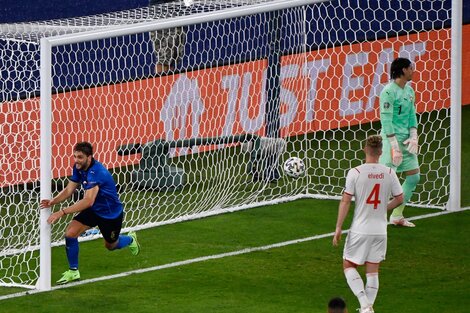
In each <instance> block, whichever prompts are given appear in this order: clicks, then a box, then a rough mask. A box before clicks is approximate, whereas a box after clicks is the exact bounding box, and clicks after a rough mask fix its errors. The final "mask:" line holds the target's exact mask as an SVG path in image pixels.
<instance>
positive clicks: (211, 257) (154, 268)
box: [0, 207, 470, 301]
mask: <svg viewBox="0 0 470 313" xmlns="http://www.w3.org/2000/svg"><path fill="white" fill-rule="evenodd" d="M469 209H470V207H466V208H462V209H460V210H456V211H442V212H437V213H429V214H424V215H418V216H414V217H410V218H408V220H419V219H425V218H430V217H435V216H440V215H445V214H451V213H457V212H462V211H466V210H469ZM348 230H349V229H347V230H343V234H344V233H346V232H347V231H348ZM333 235H334V232H331V233H326V234H321V235H315V236H310V237H305V238H299V239H294V240H289V241H283V242H278V243H274V244H271V245H267V246H260V247H252V248H245V249H242V250H238V251H232V252H226V253H220V254H214V255H208V256H203V257H198V258H194V259H188V260H184V261H178V262H172V263H167V264H163V265H157V266H152V267H148V268H142V269H138V270H133V271H129V272H124V273H119V274H114V275H108V276H102V277H98V278H91V279H85V280H81V281H78V282H74V283H70V284H66V285H60V286H54V287H52V288H51V291H52V290H59V289H64V288H69V287H74V286H80V285H85V284H89V283H94V282H99V281H105V280H110V279H115V278H120V277H125V276H129V275H134V274H142V273H147V272H153V271H158V270H162V269H166V268H172V267H178V266H183V265H188V264H193V263H199V262H204V261H208V260H215V259H222V258H225V257H231V256H236V255H242V254H248V253H252V252H256V251H266V250H270V249H273V248H280V247H285V246H289V245H294V244H298V243H302V242H306V241H312V240H317V239H322V238H327V237H331V236H333ZM41 292H45V291H43V290H29V291H23V292H18V293H12V294H9V295H4V296H0V301H2V300H6V299H12V298H18V297H22V296H26V295H31V294H36V293H41Z"/></svg>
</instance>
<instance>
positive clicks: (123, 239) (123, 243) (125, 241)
mask: <svg viewBox="0 0 470 313" xmlns="http://www.w3.org/2000/svg"><path fill="white" fill-rule="evenodd" d="M118 240H119V241H118V244H117V246H116V248H114V249H122V248H125V247H127V246H128V245H130V244H131V243H132V237H130V236H126V235H120V236H119V239H118Z"/></svg>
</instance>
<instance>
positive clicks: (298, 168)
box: [284, 157, 305, 178]
mask: <svg viewBox="0 0 470 313" xmlns="http://www.w3.org/2000/svg"><path fill="white" fill-rule="evenodd" d="M284 173H286V175H287V176H290V177H293V178H298V177H300V176H302V175H303V174H304V173H305V164H304V161H302V159H300V158H298V157H290V158H288V159H287V160H286V162H284Z"/></svg>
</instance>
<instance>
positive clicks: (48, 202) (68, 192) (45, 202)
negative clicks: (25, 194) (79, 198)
mask: <svg viewBox="0 0 470 313" xmlns="http://www.w3.org/2000/svg"><path fill="white" fill-rule="evenodd" d="M77 188H78V183H76V182H74V181H69V183H68V184H67V186H66V187H65V188H64V189H63V190H62V191H61V192H59V194H58V195H57V196H55V197H54V198H53V199H42V200H41V202H40V203H39V206H40V207H41V209H45V208H50V207H51V206H53V205H54V204H59V203H61V202H62V201H64V200H67V199H68V198H70V197H71V196H72V194H73V193H74V191H75V189H77Z"/></svg>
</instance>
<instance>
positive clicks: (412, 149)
mask: <svg viewBox="0 0 470 313" xmlns="http://www.w3.org/2000/svg"><path fill="white" fill-rule="evenodd" d="M403 144H404V145H407V146H408V147H407V148H406V149H407V150H408V152H409V153H412V154H417V153H418V151H419V145H418V130H417V129H416V128H410V137H409V138H408V139H406V140H405V141H403Z"/></svg>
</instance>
